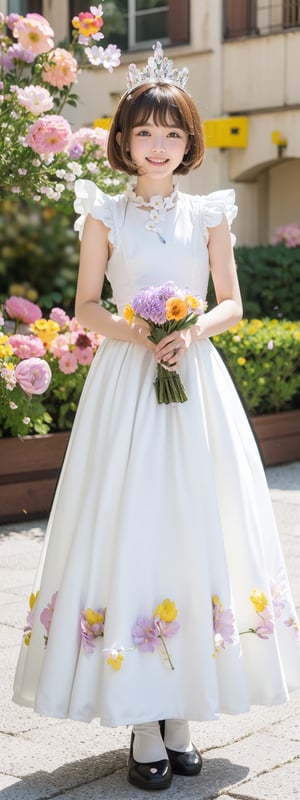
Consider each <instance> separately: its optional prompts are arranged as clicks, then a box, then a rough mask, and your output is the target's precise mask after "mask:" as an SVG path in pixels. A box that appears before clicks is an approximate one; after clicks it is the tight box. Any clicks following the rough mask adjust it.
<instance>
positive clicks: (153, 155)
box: [129, 115, 188, 178]
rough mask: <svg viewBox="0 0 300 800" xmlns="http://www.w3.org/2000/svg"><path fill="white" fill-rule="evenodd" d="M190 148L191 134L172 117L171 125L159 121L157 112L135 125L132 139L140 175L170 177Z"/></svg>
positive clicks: (131, 150) (131, 147)
mask: <svg viewBox="0 0 300 800" xmlns="http://www.w3.org/2000/svg"><path fill="white" fill-rule="evenodd" d="M187 148H188V135H187V133H185V131H183V130H182V128H177V127H176V125H175V124H174V122H173V121H172V119H171V117H170V120H169V121H168V124H167V125H155V124H154V121H153V115H151V116H150V117H149V119H148V120H147V122H146V123H144V125H137V126H136V127H134V128H133V130H132V132H131V136H130V141H129V149H130V154H131V159H132V161H134V163H135V164H136V165H137V167H138V173H139V175H149V177H150V176H151V177H153V178H155V177H161V178H163V177H166V176H167V175H170V174H171V173H173V172H174V170H175V169H176V168H177V167H178V166H179V164H181V162H182V159H183V157H184V154H185V153H186V152H187Z"/></svg>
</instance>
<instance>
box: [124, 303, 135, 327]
mask: <svg viewBox="0 0 300 800" xmlns="http://www.w3.org/2000/svg"><path fill="white" fill-rule="evenodd" d="M123 313H124V318H125V319H126V322H128V324H129V325H132V323H133V320H134V318H135V313H134V309H133V308H132V306H131V305H129V304H128V305H127V306H125V308H124V312H123Z"/></svg>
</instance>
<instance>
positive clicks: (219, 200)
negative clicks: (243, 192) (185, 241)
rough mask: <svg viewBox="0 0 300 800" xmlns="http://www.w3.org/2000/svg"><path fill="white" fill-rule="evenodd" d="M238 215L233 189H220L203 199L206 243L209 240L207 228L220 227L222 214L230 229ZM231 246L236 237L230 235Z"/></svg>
mask: <svg viewBox="0 0 300 800" xmlns="http://www.w3.org/2000/svg"><path fill="white" fill-rule="evenodd" d="M237 213H238V207H237V206H236V205H235V191H234V189H221V190H220V191H219V192H212V193H211V194H207V195H206V196H205V197H204V198H203V217H202V220H203V233H204V236H205V240H206V243H208V240H209V230H208V228H215V227H216V226H217V225H220V224H221V222H222V219H223V214H225V217H226V219H227V222H228V225H229V228H231V225H232V222H233V220H234V219H235V218H236V215H237ZM231 240H232V244H235V241H236V237H235V236H234V234H233V233H232V234H231Z"/></svg>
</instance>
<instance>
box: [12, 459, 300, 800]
mask: <svg viewBox="0 0 300 800" xmlns="http://www.w3.org/2000/svg"><path fill="white" fill-rule="evenodd" d="M266 472H267V478H268V483H269V487H270V490H271V495H272V500H273V503H274V509H275V513H276V517H277V521H278V525H279V531H280V536H281V541H282V546H283V550H284V554H285V557H286V561H287V567H288V572H289V576H290V580H291V585H292V590H293V594H294V598H295V600H296V604H297V607H298V611H299V610H300V547H299V535H300V463H295V464H290V465H286V466H283V467H272V468H268V469H267V471H266ZM45 524H46V523H45V522H44V521H43V522H41V521H38V522H31V523H24V524H15V525H10V526H9V525H6V526H3V527H2V528H0V552H1V560H0V652H1V664H0V687H1V697H0V800H46V798H55V799H56V800H100V798H105V800H110V799H111V798H114V800H146V798H147V799H148V800H149V793H147V792H143V791H140V790H138V789H134V788H133V787H130V786H129V784H127V781H126V757H127V753H128V745H129V739H130V730H129V729H127V728H115V729H106V728H101V726H99V724H98V723H97V722H96V721H94V722H93V723H91V724H90V725H86V724H85V723H77V722H72V721H69V720H68V721H61V720H55V719H46V718H43V717H39V716H38V715H37V714H34V713H33V712H32V711H30V710H28V709H25V708H20V707H19V706H16V705H14V704H13V703H12V702H11V699H10V698H11V693H12V681H13V675H14V669H15V663H16V659H17V654H18V650H19V645H20V639H21V631H22V628H23V625H24V619H25V616H26V613H27V602H28V595H29V593H30V591H31V586H32V583H33V579H34V573H35V568H36V565H37V561H38V558H39V554H40V550H41V544H42V540H43V535H44V531H45ZM258 669H259V665H258ZM192 729H193V740H194V742H195V743H196V744H197V745H198V746H199V747H200V748H201V750H202V752H203V755H204V766H203V771H202V773H201V775H200V776H198V777H197V778H189V779H187V778H181V777H179V776H175V777H174V779H173V783H172V786H171V788H170V789H168V790H167V791H164V792H158V793H157V794H158V796H159V797H161V796H162V797H164V798H165V800H169V798H186V800H215V798H219V800H229V798H231V800H277V798H278V800H279V798H280V800H300V691H299V692H297V693H295V694H294V695H293V696H292V699H291V701H290V703H288V704H286V705H284V706H277V707H274V708H270V709H265V708H254V709H253V710H252V711H251V713H249V714H244V715H241V716H236V717H226V716H222V717H221V719H220V720H219V721H218V722H209V723H193V726H192Z"/></svg>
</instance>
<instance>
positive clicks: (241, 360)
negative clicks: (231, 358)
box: [236, 356, 246, 367]
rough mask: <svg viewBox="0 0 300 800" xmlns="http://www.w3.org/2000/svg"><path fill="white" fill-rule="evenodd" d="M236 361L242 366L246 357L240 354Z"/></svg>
mask: <svg viewBox="0 0 300 800" xmlns="http://www.w3.org/2000/svg"><path fill="white" fill-rule="evenodd" d="M236 361H237V364H239V365H240V367H243V366H244V364H246V359H245V358H244V356H240V357H239V358H237V360H236Z"/></svg>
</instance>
